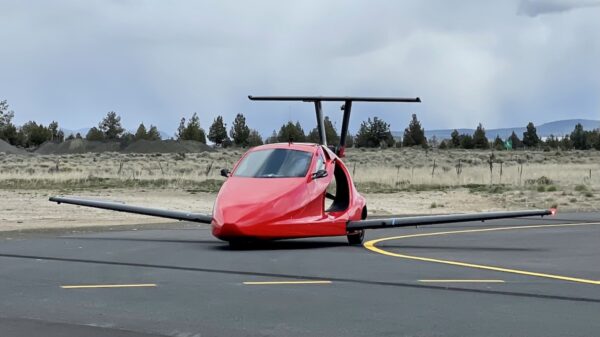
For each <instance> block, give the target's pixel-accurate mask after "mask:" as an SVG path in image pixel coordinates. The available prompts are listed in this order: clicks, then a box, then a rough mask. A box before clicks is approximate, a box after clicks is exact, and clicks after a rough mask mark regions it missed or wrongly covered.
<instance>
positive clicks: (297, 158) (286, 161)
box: [233, 149, 312, 178]
mask: <svg viewBox="0 0 600 337" xmlns="http://www.w3.org/2000/svg"><path fill="white" fill-rule="evenodd" d="M311 157H312V154H311V153H310V152H305V151H298V150H289V149H269V150H259V151H254V152H250V153H248V155H247V156H246V157H244V159H243V160H242V162H241V163H240V165H238V168H237V169H236V170H235V173H234V174H233V175H234V176H237V177H254V178H291V177H304V176H306V172H307V171H308V166H309V165H310V160H311Z"/></svg>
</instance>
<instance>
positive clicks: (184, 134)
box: [178, 112, 206, 144]
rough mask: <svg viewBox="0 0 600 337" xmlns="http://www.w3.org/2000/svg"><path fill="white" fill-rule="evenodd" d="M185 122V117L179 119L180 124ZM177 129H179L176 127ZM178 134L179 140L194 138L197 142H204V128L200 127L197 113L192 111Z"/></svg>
mask: <svg viewBox="0 0 600 337" xmlns="http://www.w3.org/2000/svg"><path fill="white" fill-rule="evenodd" d="M184 123H185V118H182V119H181V123H180V124H179V127H180V128H181V125H182V124H184ZM178 130H179V129H178ZM180 131H181V132H180V135H179V137H178V139H180V140H195V141H197V142H201V143H204V144H206V134H205V133H204V129H203V128H201V127H200V118H198V114H196V113H195V112H194V114H193V115H192V118H190V120H189V121H188V122H187V125H186V126H184V127H183V128H182V129H181V130H180Z"/></svg>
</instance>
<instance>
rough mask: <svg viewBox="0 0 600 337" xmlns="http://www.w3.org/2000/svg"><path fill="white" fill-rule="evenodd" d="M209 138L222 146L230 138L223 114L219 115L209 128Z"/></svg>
mask: <svg viewBox="0 0 600 337" xmlns="http://www.w3.org/2000/svg"><path fill="white" fill-rule="evenodd" d="M208 140H210V141H211V142H213V143H215V145H217V146H222V145H223V143H224V142H226V141H227V140H229V137H228V136H227V128H226V125H225V123H223V117H222V116H217V118H215V120H214V121H213V123H212V125H211V126H210V128H209V129H208Z"/></svg>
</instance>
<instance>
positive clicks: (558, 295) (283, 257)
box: [0, 213, 600, 337]
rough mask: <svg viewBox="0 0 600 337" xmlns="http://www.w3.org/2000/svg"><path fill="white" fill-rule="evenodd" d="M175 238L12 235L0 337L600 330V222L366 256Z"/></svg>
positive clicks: (461, 234)
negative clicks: (240, 246)
mask: <svg viewBox="0 0 600 337" xmlns="http://www.w3.org/2000/svg"><path fill="white" fill-rule="evenodd" d="M115 218H118V215H116V216H115ZM569 224H580V225H569ZM540 225H543V226H540ZM547 225H551V226H547ZM172 226H177V227H181V224H174V225H172ZM512 226H518V227H519V228H513V229H502V230H487V229H492V228H504V227H512ZM173 228H174V227H169V226H164V228H162V229H157V228H153V229H145V230H142V229H138V230H131V229H129V230H124V231H100V230H99V231H94V232H86V233H66V232H65V233H57V232H54V233H52V232H50V233H28V234H26V235H13V234H3V235H2V237H0V299H1V300H0V336H2V337H5V336H42V335H43V336H51V337H53V336H78V337H81V336H83V337H85V336H94V337H99V336H127V337H141V336H156V335H159V336H165V335H166V336H186V337H189V336H545V337H546V336H597V335H598V334H599V333H600V214H598V213H583V214H562V215H559V216H558V217H555V218H546V219H544V220H541V219H517V220H498V221H489V222H486V223H465V224H452V225H437V226H430V227H426V228H425V227H422V228H406V229H392V230H380V231H377V230H373V231H370V232H368V235H367V240H375V239H381V238H389V237H394V236H396V237H398V236H399V237H398V238H395V239H387V240H383V241H380V242H376V243H373V242H371V243H368V244H367V245H366V246H367V247H350V246H347V244H346V240H345V238H322V239H310V240H293V241H281V242H276V243H272V244H268V245H260V246H255V247H251V248H249V249H243V250H232V249H230V248H229V247H228V246H227V244H225V243H223V242H220V241H218V240H216V239H214V238H212V236H211V235H210V231H209V229H208V228H207V227H194V226H184V228H181V229H173ZM481 229H485V230H483V231H481ZM455 231H457V232H455ZM448 232H455V233H448ZM434 233H435V234H434ZM440 233H444V234H440ZM414 234H426V235H419V236H415V235H414ZM367 248H369V249H367ZM273 282H275V283H273ZM277 282H284V283H277ZM82 286H83V287H82ZM107 286H109V287H107Z"/></svg>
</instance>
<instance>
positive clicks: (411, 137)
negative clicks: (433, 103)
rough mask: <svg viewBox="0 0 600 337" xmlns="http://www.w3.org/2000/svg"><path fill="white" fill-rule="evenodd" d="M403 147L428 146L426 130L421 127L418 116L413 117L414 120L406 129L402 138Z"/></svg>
mask: <svg viewBox="0 0 600 337" xmlns="http://www.w3.org/2000/svg"><path fill="white" fill-rule="evenodd" d="M402 145H403V146H417V145H420V146H427V138H425V130H424V129H423V128H422V127H421V122H419V120H417V115H416V114H413V115H412V120H411V121H410V123H409V124H408V127H407V128H406V129H404V137H403V138H402Z"/></svg>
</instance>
